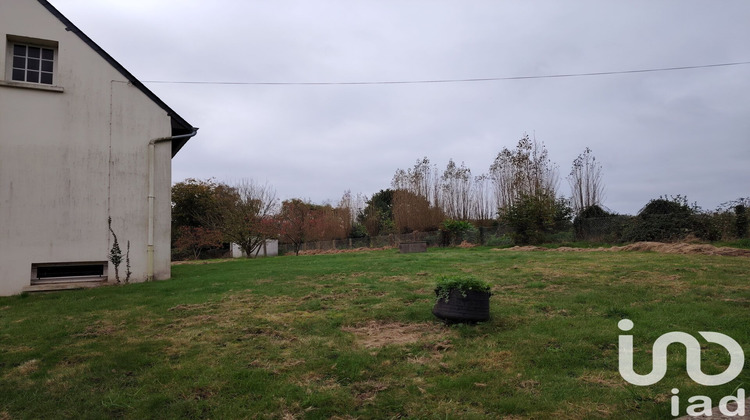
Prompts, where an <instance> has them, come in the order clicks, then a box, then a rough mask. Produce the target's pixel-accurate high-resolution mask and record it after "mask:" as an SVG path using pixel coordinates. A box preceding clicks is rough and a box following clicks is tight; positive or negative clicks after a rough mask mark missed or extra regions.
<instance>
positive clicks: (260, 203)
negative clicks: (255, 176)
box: [212, 179, 279, 256]
mask: <svg viewBox="0 0 750 420" xmlns="http://www.w3.org/2000/svg"><path fill="white" fill-rule="evenodd" d="M230 188H231V194H225V195H224V196H223V197H222V198H221V200H219V202H218V203H217V204H218V205H219V206H220V207H219V214H220V219H221V220H214V221H213V223H212V224H213V225H214V226H216V228H218V229H219V230H221V232H222V234H223V235H224V239H225V240H227V241H230V242H233V243H236V244H237V245H239V247H240V248H242V250H243V251H244V252H245V254H247V256H252V255H253V254H254V253H257V251H259V250H260V249H261V246H262V245H263V243H265V241H266V239H268V238H269V237H273V236H275V235H276V234H277V228H276V223H275V221H274V220H273V216H274V214H275V213H276V212H277V210H278V205H279V203H278V199H277V198H276V190H275V189H274V188H273V187H271V186H270V185H269V184H268V183H266V184H259V183H257V182H255V181H253V180H248V179H243V180H240V181H238V182H237V183H235V184H234V185H233V186H231V187H230Z"/></svg>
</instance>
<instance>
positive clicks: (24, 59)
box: [11, 43, 55, 85]
mask: <svg viewBox="0 0 750 420" xmlns="http://www.w3.org/2000/svg"><path fill="white" fill-rule="evenodd" d="M11 45H12V62H11V66H12V68H11V80H13V81H17V82H28V83H40V84H44V85H51V84H53V81H54V78H53V75H54V68H55V49H54V48H49V47H43V46H39V45H31V44H21V43H12V44H11Z"/></svg>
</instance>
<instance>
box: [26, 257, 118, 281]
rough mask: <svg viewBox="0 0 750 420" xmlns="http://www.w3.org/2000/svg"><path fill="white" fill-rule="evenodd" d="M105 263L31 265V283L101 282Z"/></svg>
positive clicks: (103, 277)
mask: <svg viewBox="0 0 750 420" xmlns="http://www.w3.org/2000/svg"><path fill="white" fill-rule="evenodd" d="M106 276H107V263H103V262H96V263H89V262H86V263H60V264H54V263H45V264H32V265H31V281H32V283H39V282H46V281H66V280H68V281H69V280H103V279H105V278H106Z"/></svg>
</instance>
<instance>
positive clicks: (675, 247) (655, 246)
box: [493, 242, 750, 257]
mask: <svg viewBox="0 0 750 420" xmlns="http://www.w3.org/2000/svg"><path fill="white" fill-rule="evenodd" d="M493 251H549V252H618V251H649V252H659V253H662V254H683V255H722V256H728V257H750V250H748V249H740V248H730V247H726V246H723V247H716V246H713V245H710V244H695V243H685V242H676V243H664V242H636V243H633V244H630V245H625V246H613V247H610V248H602V247H600V248H571V247H566V246H563V247H560V248H543V247H540V246H514V247H512V248H495V249H493Z"/></svg>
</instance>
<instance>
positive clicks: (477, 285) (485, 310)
mask: <svg viewBox="0 0 750 420" xmlns="http://www.w3.org/2000/svg"><path fill="white" fill-rule="evenodd" d="M435 295H437V300H436V302H435V306H434V307H433V308H432V313H433V315H435V316H436V317H438V318H440V319H442V320H444V321H446V322H465V323H474V322H481V321H487V320H488V319H490V296H492V293H491V292H490V285H489V283H487V282H486V281H484V280H480V279H477V278H476V277H472V276H444V277H441V278H439V279H438V280H437V284H436V286H435Z"/></svg>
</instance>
